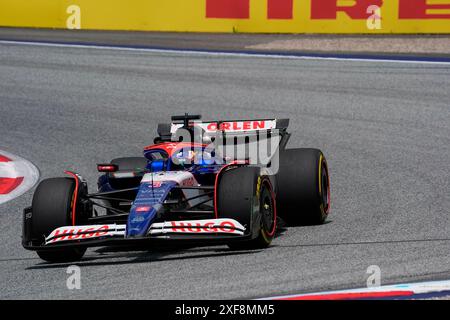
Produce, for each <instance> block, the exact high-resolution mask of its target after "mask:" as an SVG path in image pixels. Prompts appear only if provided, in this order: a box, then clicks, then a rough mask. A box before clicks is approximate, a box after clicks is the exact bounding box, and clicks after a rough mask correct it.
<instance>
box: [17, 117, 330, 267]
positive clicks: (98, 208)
mask: <svg viewBox="0 0 450 320" xmlns="http://www.w3.org/2000/svg"><path fill="white" fill-rule="evenodd" d="M200 118H201V117H200V116H195V115H187V114H186V115H183V116H174V117H172V123H170V124H160V125H159V126H158V136H157V137H156V138H155V139H154V144H153V145H150V146H147V147H145V148H144V154H143V157H125V158H117V159H114V160H112V161H111V162H110V163H105V164H98V165H97V169H98V171H99V172H100V174H101V175H100V177H99V179H98V190H97V191H96V192H94V193H89V192H88V186H87V182H86V181H85V180H84V179H83V178H82V177H81V176H80V175H79V174H77V173H73V172H69V171H66V173H67V177H61V178H51V179H46V180H43V181H41V182H40V184H39V185H38V187H37V188H36V190H35V193H34V196H33V200H32V205H31V206H30V207H28V208H26V209H25V210H24V217H23V222H24V224H23V225H24V227H23V237H22V244H23V246H24V248H25V249H29V250H35V251H36V252H37V254H38V255H39V257H40V258H42V259H43V260H46V261H49V262H62V261H76V260H80V259H81V258H82V257H83V255H84V253H85V251H86V249H87V248H88V247H94V246H119V245H133V244H139V245H141V244H148V245H149V246H151V245H158V243H159V244H160V243H161V242H167V241H173V242H175V243H176V242H177V241H179V242H189V243H191V244H194V245H196V244H198V245H212V244H227V245H228V246H229V247H230V248H231V249H256V248H265V247H267V246H269V245H270V243H271V241H272V239H273V237H274V235H275V233H276V230H277V221H279V219H280V218H281V219H282V220H284V221H285V222H286V223H287V224H288V225H289V224H290V225H298V224H320V223H323V222H324V221H325V219H326V217H327V215H328V214H329V211H330V183H329V174H328V167H327V162H326V160H325V157H324V155H323V154H322V152H321V151H320V150H317V149H300V148H297V149H286V144H287V142H288V140H289V137H290V134H289V133H288V132H287V127H288V124H289V120H287V119H262V120H261V119H258V120H231V121H230V120H227V121H208V122H200ZM269 140H270V141H275V142H276V143H275V144H273V143H272V145H271V148H269V149H270V152H267V150H265V155H266V157H265V158H266V160H265V161H260V158H261V152H260V150H259V149H261V148H260V146H261V144H262V143H263V141H266V142H267V141H269ZM230 141H231V142H230ZM219 142H220V143H219ZM252 144H253V145H254V146H255V148H253V147H252ZM239 147H243V150H244V152H243V153H239V152H237V153H236V152H228V151H229V150H233V151H236V149H239ZM227 150H228V151H227ZM252 150H253V155H254V154H255V153H257V157H256V158H257V159H258V160H256V161H254V159H253V158H255V157H253V158H252ZM258 152H259V153H258ZM230 154H231V155H230ZM267 154H268V156H267ZM127 247H128V246H127Z"/></svg>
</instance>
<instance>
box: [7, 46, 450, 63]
mask: <svg viewBox="0 0 450 320" xmlns="http://www.w3.org/2000/svg"><path fill="white" fill-rule="evenodd" d="M0 44H7V45H8V44H10V45H24V46H38V47H56V48H78V49H97V50H118V51H133V52H149V53H167V54H191V55H204V56H218V57H244V58H271V59H296V60H327V61H353V62H378V63H380V62H387V63H408V64H431V65H447V66H450V61H421V60H406V59H405V60H400V59H401V58H399V60H396V59H383V58H381V57H380V59H374V58H367V59H366V58H351V57H348V58H346V57H315V56H307V55H305V56H302V55H289V54H276V53H273V54H264V53H252V52H248V53H246V52H221V51H201V50H198V51H196V50H183V49H180V50H178V49H177V50H171V49H156V48H138V47H126V46H109V45H94V44H92V45H91V44H72V43H52V42H34V41H14V40H0Z"/></svg>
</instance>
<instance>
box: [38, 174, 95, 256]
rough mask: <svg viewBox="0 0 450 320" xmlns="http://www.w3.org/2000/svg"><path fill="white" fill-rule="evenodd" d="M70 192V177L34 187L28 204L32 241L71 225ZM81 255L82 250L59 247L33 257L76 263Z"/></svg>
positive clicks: (72, 201) (39, 252) (44, 181)
mask: <svg viewBox="0 0 450 320" xmlns="http://www.w3.org/2000/svg"><path fill="white" fill-rule="evenodd" d="M74 190H75V180H74V179H73V178H51V179H46V180H43V181H42V182H41V183H40V184H39V185H38V187H37V188H36V191H35V192H34V196H33V202H32V208H33V223H32V228H31V232H32V237H33V238H36V239H42V240H43V239H44V238H45V237H46V236H48V235H49V234H50V233H51V232H52V231H53V230H55V229H56V228H59V227H63V226H70V225H72V206H73V205H74V202H75V201H76V199H75V198H74ZM85 252H86V248H60V249H55V250H48V249H47V250H42V251H37V254H38V256H39V257H40V258H41V259H43V260H45V261H48V262H67V261H77V260H80V259H81V258H82V257H83V255H84V253H85Z"/></svg>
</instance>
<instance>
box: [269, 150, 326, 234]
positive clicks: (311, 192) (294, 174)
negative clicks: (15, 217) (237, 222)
mask: <svg viewBox="0 0 450 320" xmlns="http://www.w3.org/2000/svg"><path fill="white" fill-rule="evenodd" d="M277 187H278V189H277V205H278V213H279V215H280V217H282V218H283V220H285V221H286V222H287V223H288V224H290V225H314V224H322V223H324V222H325V220H326V218H327V216H328V213H329V211H330V181H329V174H328V166H327V162H326V159H325V156H324V155H323V153H322V152H321V151H320V150H318V149H287V150H284V151H283V152H282V153H281V154H280V168H279V171H278V173H277Z"/></svg>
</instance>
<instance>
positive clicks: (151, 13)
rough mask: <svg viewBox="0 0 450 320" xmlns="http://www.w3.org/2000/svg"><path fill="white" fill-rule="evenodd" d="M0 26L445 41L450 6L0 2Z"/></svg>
mask: <svg viewBox="0 0 450 320" xmlns="http://www.w3.org/2000/svg"><path fill="white" fill-rule="evenodd" d="M0 26H10V27H41V28H67V29H99V30H143V31H145V30H147V31H190V32H251V33H257V32H261V33H450V0H163V1H161V0H128V1H125V0H0Z"/></svg>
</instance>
